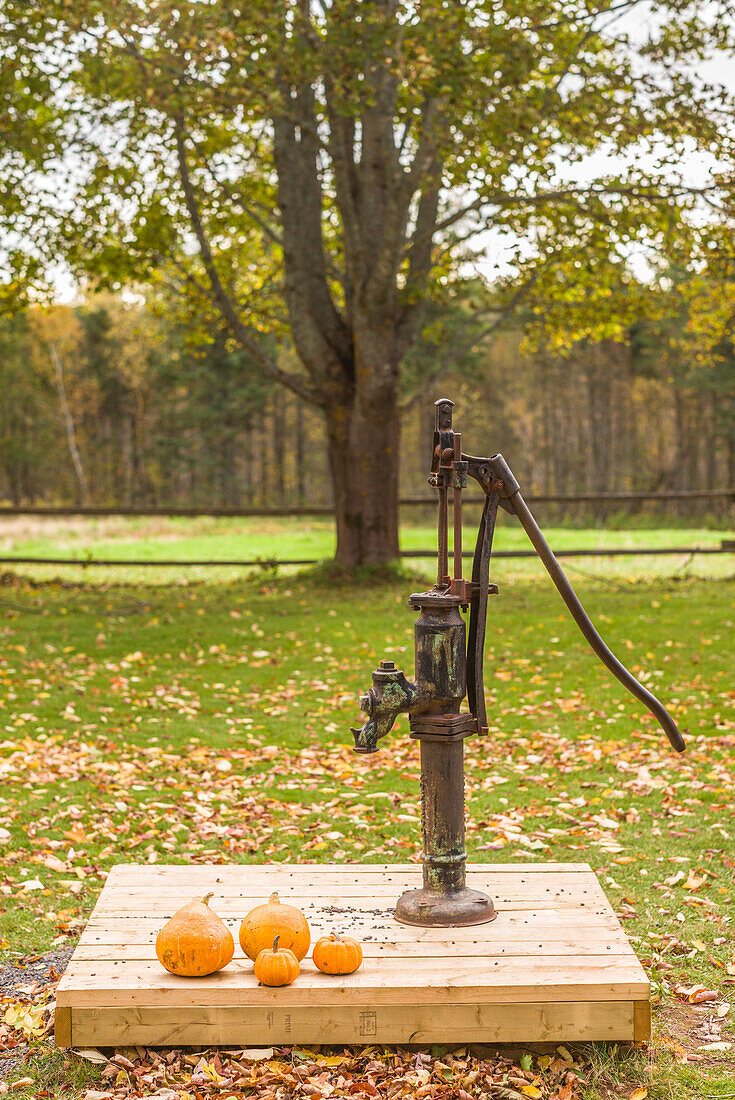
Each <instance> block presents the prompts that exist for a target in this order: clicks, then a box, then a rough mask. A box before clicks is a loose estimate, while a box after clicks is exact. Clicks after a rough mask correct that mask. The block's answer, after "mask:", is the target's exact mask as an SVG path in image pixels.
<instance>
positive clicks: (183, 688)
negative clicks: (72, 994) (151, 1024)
mask: <svg viewBox="0 0 735 1100" xmlns="http://www.w3.org/2000/svg"><path fill="white" fill-rule="evenodd" d="M497 571H498V572H500V568H499V569H498V570H497ZM500 580H501V595H500V596H499V597H498V598H496V599H494V600H493V601H492V605H491V617H490V623H489V629H488V647H487V657H486V661H487V693H488V710H489V714H490V723H491V730H490V736H489V737H488V738H487V739H484V740H479V739H473V740H471V741H469V742H468V743H467V755H468V766H467V787H468V812H469V821H468V849H469V852H470V856H471V858H472V859H473V860H488V861H504V860H513V861H517V860H519V859H525V860H528V862H529V864H533V862H534V861H537V860H543V859H562V860H563V859H570V860H580V859H582V860H588V861H589V862H590V863H591V864H592V866H593V867H594V869H595V870H596V871H597V872H598V874H599V876H600V880H601V882H602V885H603V887H604V889H605V890H606V892H607V894H608V897H609V898H610V900H611V902H612V904H613V906H614V907H615V909H616V911H617V912H618V914H619V916H620V917H621V918H622V919H623V921H624V924H625V927H626V930H627V932H628V934H629V936H630V937H631V939H632V941H633V944H634V946H635V948H636V950H637V952H638V954H639V957H640V958H641V960H642V961H643V964H644V966H645V967H646V969H647V970H648V972H649V974H650V975H651V978H652V980H653V983H654V1000H655V1016H654V1028H655V1041H654V1044H653V1045H652V1046H651V1047H650V1048H649V1049H648V1050H647V1051H630V1050H629V1051H624V1050H618V1049H615V1048H605V1047H593V1048H586V1049H585V1050H581V1051H580V1050H571V1051H570V1050H567V1049H566V1048H562V1049H560V1050H556V1051H550V1052H549V1051H546V1052H543V1053H539V1052H538V1051H535V1052H534V1051H528V1052H523V1051H516V1052H505V1053H504V1054H503V1056H502V1057H497V1056H495V1055H494V1054H493V1053H491V1052H488V1051H483V1050H479V1051H478V1050H471V1051H454V1052H444V1051H436V1050H434V1051H431V1050H427V1051H425V1052H418V1053H417V1052H415V1051H412V1052H411V1053H410V1054H409V1053H407V1052H405V1051H404V1052H400V1051H399V1052H395V1051H385V1050H378V1049H368V1050H363V1049H360V1048H356V1049H355V1050H353V1051H347V1052H340V1051H330V1052H319V1051H311V1052H305V1051H293V1050H291V1049H288V1050H275V1051H273V1054H272V1056H265V1055H263V1052H255V1054H253V1052H250V1054H245V1055H243V1054H242V1052H236V1053H234V1054H233V1053H229V1054H224V1053H220V1054H217V1053H213V1052H209V1053H203V1052H190V1051H184V1052H182V1051H174V1052H171V1053H170V1054H167V1053H165V1052H164V1053H158V1054H156V1053H154V1052H146V1051H142V1050H127V1051H124V1052H122V1053H121V1054H118V1055H117V1056H116V1058H113V1060H112V1061H111V1062H108V1061H107V1055H112V1054H113V1053H114V1052H105V1055H104V1056H100V1057H102V1058H103V1060H102V1061H101V1062H100V1064H99V1065H97V1064H95V1063H94V1062H89V1061H86V1060H81V1059H79V1057H78V1056H76V1055H72V1054H69V1053H65V1052H55V1051H54V1049H53V1045H52V1043H51V1042H50V1040H49V1038H48V1028H49V1021H50V1014H51V1011H52V1005H53V987H54V981H55V977H56V975H57V974H58V969H57V968H56V966H54V965H52V966H51V969H50V971H49V970H48V968H47V969H46V970H45V972H44V973H43V975H39V972H38V970H37V969H36V970H34V969H33V967H34V965H36V967H37V965H38V964H34V963H33V958H34V956H38V955H39V954H40V953H42V952H47V951H51V950H52V951H55V952H58V953H63V950H64V948H65V947H67V946H68V945H70V944H73V942H74V941H75V939H76V937H77V935H78V933H79V931H80V929H81V927H82V926H83V924H84V921H85V918H86V916H87V915H88V914H89V912H90V910H91V908H92V905H93V904H94V900H95V898H96V896H97V894H98V892H99V890H100V888H101V885H102V883H103V881H104V878H105V875H106V873H107V871H108V870H109V868H110V867H111V866H112V865H113V864H114V863H116V862H126V861H128V862H146V861H148V862H152V863H153V862H156V861H162V862H163V861H169V862H186V861H201V862H210V861H222V862H237V861H243V862H251V861H256V860H257V861H260V860H294V859H298V860H302V861H322V860H325V861H326V860H330V861H339V860H351V859H359V860H369V861H375V862H390V861H396V862H398V861H405V860H406V859H414V858H416V857H417V855H418V848H419V845H418V835H417V827H418V806H417V800H418V784H417V775H418V759H417V751H416V747H415V745H414V743H413V742H411V741H410V740H409V738H408V737H407V735H406V724H405V721H401V722H399V724H398V726H397V728H396V731H395V732H394V734H393V735H392V736H391V737H390V738H389V739H387V740H386V741H385V742H382V744H383V745H384V746H385V747H384V748H383V749H382V750H381V752H380V754H379V755H378V756H374V757H359V756H355V755H354V754H353V753H352V752H351V750H350V743H351V738H350V735H349V731H348V728H347V727H348V726H349V725H350V723H354V721H355V719H356V718H357V711H356V705H355V700H356V697H357V695H358V694H359V691H360V690H362V689H364V687H365V686H366V685H367V684H368V683H369V678H370V672H371V670H372V668H373V667H374V666H375V663H376V661H377V660H378V659H379V658H380V657H384V656H391V657H393V658H394V659H395V660H396V662H397V663H398V664H399V665H403V667H405V668H406V670H407V671H409V670H410V669H411V665H412V621H413V615H412V614H411V612H409V611H408V610H407V607H406V595H407V593H408V592H409V591H411V589H412V584H411V582H410V581H406V580H403V581H400V582H395V581H394V582H392V583H386V584H383V585H380V586H371V585H365V586H363V587H355V586H344V587H337V588H335V587H334V586H328V585H326V584H324V583H323V582H320V581H319V579H318V577H317V578H316V579H315V578H313V577H311V578H305V579H299V578H293V577H292V578H289V579H287V580H280V581H276V580H274V581H268V582H263V581H262V580H251V581H247V582H245V581H243V582H239V583H217V584H209V585H196V586H191V585H178V586H173V587H167V588H162V587H161V588H159V587H123V586H119V587H104V586H97V587H91V586H90V587H79V586H71V585H61V584H44V585H38V586H32V585H30V584H29V583H27V582H23V581H17V580H14V579H12V578H7V583H5V584H4V585H3V586H2V587H0V609H1V610H2V612H3V626H2V627H1V628H0V630H1V632H2V633H1V636H2V655H1V657H0V683H1V684H2V688H1V694H0V726H1V727H2V734H1V735H0V861H1V863H0V866H1V868H2V870H1V872H0V967H2V966H3V964H4V969H0V1095H2V1094H3V1092H5V1091H9V1090H12V1093H13V1094H18V1095H23V1094H24V1089H25V1090H26V1093H25V1094H26V1095H48V1096H54V1095H59V1094H61V1093H62V1090H63V1092H64V1094H65V1095H69V1096H72V1097H74V1096H84V1095H85V1093H86V1095H87V1096H88V1097H89V1098H90V1100H93V1098H94V1097H99V1096H100V1095H108V1094H111V1095H117V1096H121V1097H122V1096H125V1097H130V1096H135V1095H157V1096H159V1097H160V1098H163V1097H169V1098H171V1097H173V1096H177V1097H182V1098H183V1100H188V1097H192V1098H196V1097H197V1095H200V1096H208V1095H217V1096H227V1095H253V1096H255V1097H256V1098H257V1100H266V1098H267V1100H270V1098H271V1097H274V1098H275V1097H278V1098H280V1097H289V1096H292V1095H293V1096H308V1097H321V1096H324V1097H328V1096H347V1095H366V1096H380V1097H385V1098H390V1097H393V1096H409V1095H410V1096H422V1097H423V1096H430V1097H441V1098H444V1097H446V1098H447V1100H449V1098H451V1100H467V1097H468V1096H471V1097H480V1096H498V1097H506V1098H507V1097H511V1098H512V1097H516V1098H519V1097H523V1096H530V1097H537V1098H538V1097H543V1098H544V1100H546V1098H547V1097H549V1098H551V1097H553V1098H555V1100H575V1098H577V1097H603V1096H604V1097H607V1096H624V1097H630V1096H631V1095H637V1097H638V1100H642V1097H643V1096H644V1095H648V1096H649V1097H651V1098H652V1100H654V1098H656V1097H661V1098H663V1097H674V1096H676V1097H679V1096H687V1097H693V1098H694V1097H703V1098H704V1097H710V1096H711V1097H724V1096H726V1095H728V1094H730V1095H731V1094H732V1093H733V1091H734V1088H733V1077H734V1076H735V1058H734V1057H733V1054H734V1052H735V1045H733V1044H735V1039H733V1037H732V1032H731V1028H730V1009H729V1004H730V998H731V997H732V996H733V995H735V936H734V935H733V923H732V922H733V918H734V917H735V895H734V892H733V871H734V869H735V844H734V843H733V837H734V836H735V819H734V817H733V811H732V806H733V799H734V797H735V790H734V788H735V768H734V766H733V765H734V763H735V715H734V713H733V700H734V699H735V690H734V687H735V685H734V683H733V676H732V671H733V657H732V638H733V620H734V619H735V612H734V610H733V596H734V595H735V582H733V580H719V581H716V582H713V581H707V582H704V581H700V580H695V579H691V578H690V579H680V580H674V579H671V578H669V579H665V580H658V581H650V580H647V581H645V582H635V581H633V580H621V579H616V580H615V581H614V582H612V583H603V582H600V581H596V582H591V581H588V582H587V583H586V585H583V586H581V589H580V593H581V595H582V598H583V599H585V600H586V602H587V603H588V605H589V609H590V611H591V612H592V613H593V617H594V618H595V619H596V621H597V622H598V624H599V625H600V627H601V629H602V631H603V633H604V634H605V635H606V637H607V638H608V640H609V641H610V643H611V644H612V645H613V648H615V649H616V650H617V651H618V652H619V653H620V655H621V656H622V658H623V659H624V660H625V661H626V663H628V664H629V666H630V667H631V668H632V670H633V671H634V672H635V673H636V674H638V675H639V676H640V677H641V678H642V679H644V680H645V681H646V682H647V683H648V684H649V685H650V686H651V687H652V688H653V690H654V691H656V692H657V693H659V694H660V695H661V697H662V698H663V699H664V700H665V701H666V702H667V703H669V704H670V705H671V707H672V709H673V711H674V713H675V714H676V716H677V717H678V719H679V720H680V722H681V725H682V727H683V728H684V730H685V731H686V736H687V739H688V745H689V747H688V750H687V753H686V754H685V755H684V756H681V757H679V756H676V755H675V754H673V753H672V752H671V751H670V750H669V748H668V745H667V742H666V741H665V739H664V738H663V735H662V734H661V733H660V731H659V730H658V727H657V726H656V725H655V723H654V722H653V720H652V719H650V718H649V717H648V716H647V715H646V714H645V713H641V710H640V708H639V706H638V705H637V704H636V703H635V701H633V700H632V699H630V698H629V697H628V696H627V695H626V694H625V693H624V692H623V691H622V689H621V688H620V687H619V686H618V685H617V684H616V682H615V681H611V680H609V679H608V677H607V675H606V674H605V672H604V670H602V668H601V666H599V665H598V664H597V662H596V661H595V659H594V658H593V657H592V656H591V655H590V654H589V653H588V652H587V651H586V648H585V646H584V643H583V642H582V641H581V640H580V638H579V636H578V635H577V633H576V628H575V627H574V625H573V624H572V623H571V621H570V620H569V619H568V618H567V616H566V614H565V611H564V608H563V606H562V605H561V604H560V602H559V600H558V597H557V596H556V594H555V593H554V591H553V589H551V590H550V588H549V587H548V585H547V584H545V583H542V582H538V583H537V582H530V581H522V582H516V583H513V582H511V583H509V584H505V585H502V576H501V577H500ZM54 958H57V956H54ZM58 959H62V960H63V954H59V955H58V958H57V964H56V965H57V966H58V967H61V966H63V961H61V962H59V961H58ZM267 1054H268V1052H266V1055H267ZM253 1059H255V1060H253ZM23 1082H24V1083H23ZM166 1090H168V1091H166ZM636 1090H638V1092H637V1094H636ZM642 1090H647V1091H646V1092H644V1091H642Z"/></svg>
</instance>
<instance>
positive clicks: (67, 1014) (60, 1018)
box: [54, 1004, 72, 1047]
mask: <svg viewBox="0 0 735 1100" xmlns="http://www.w3.org/2000/svg"><path fill="white" fill-rule="evenodd" d="M71 1018H72V1009H71V1008H66V1007H64V1006H63V1005H59V1004H57V1005H56V1009H55V1010H54V1042H55V1043H56V1045H57V1047H70V1046H71Z"/></svg>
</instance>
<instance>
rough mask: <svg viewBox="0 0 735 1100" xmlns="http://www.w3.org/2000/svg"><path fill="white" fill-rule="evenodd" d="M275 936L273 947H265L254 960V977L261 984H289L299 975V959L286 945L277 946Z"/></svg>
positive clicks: (277, 938) (278, 937)
mask: <svg viewBox="0 0 735 1100" xmlns="http://www.w3.org/2000/svg"><path fill="white" fill-rule="evenodd" d="M279 939H280V936H276V938H275V939H274V941H273V947H266V948H265V950H264V951H261V952H260V953H259V955H258V957H257V959H256V960H255V967H254V969H255V977H256V978H257V979H258V981H259V982H260V983H261V985H290V984H291V982H293V981H295V979H296V978H298V976H299V970H300V969H301V968H300V966H299V960H298V959H297V958H296V956H295V955H294V953H293V951H289V949H288V948H287V947H279V946H278V941H279Z"/></svg>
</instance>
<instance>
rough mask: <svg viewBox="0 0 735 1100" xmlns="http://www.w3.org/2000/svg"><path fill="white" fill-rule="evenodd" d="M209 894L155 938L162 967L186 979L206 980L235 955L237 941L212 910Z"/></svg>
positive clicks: (181, 911) (184, 909) (182, 911)
mask: <svg viewBox="0 0 735 1100" xmlns="http://www.w3.org/2000/svg"><path fill="white" fill-rule="evenodd" d="M213 896H214V895H213V894H207V896H206V897H205V898H202V900H201V901H190V902H189V904H188V905H184V906H182V908H181V909H179V910H178V911H177V912H176V913H174V915H173V916H172V917H171V919H170V920H169V921H166V923H165V924H164V926H163V928H162V929H161V931H160V932H159V933H158V936H157V937H156V955H157V956H158V961H159V962H160V964H161V966H163V967H165V969H166V970H168V971H169V972H170V973H171V974H178V975H179V976H180V977H184V978H203V977H204V976H205V975H206V974H214V973H215V972H216V971H217V970H221V969H222V968H223V967H224V966H227V964H228V962H230V960H231V959H232V956H233V955H234V953H235V941H234V940H233V938H232V932H230V930H229V928H228V927H227V925H226V924H225V923H224V921H223V920H221V919H220V918H219V917H218V916H217V914H216V913H215V912H213V911H212V910H211V909H210V908H209V899H210V898H211V897H213Z"/></svg>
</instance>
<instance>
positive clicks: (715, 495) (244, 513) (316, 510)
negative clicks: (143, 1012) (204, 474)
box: [0, 489, 735, 518]
mask: <svg viewBox="0 0 735 1100" xmlns="http://www.w3.org/2000/svg"><path fill="white" fill-rule="evenodd" d="M524 496H525V494H524ZM464 499H465V501H467V502H473V503H474V502H476V503H478V504H480V503H482V501H483V499H484V498H483V497H482V496H481V495H480V494H472V493H467V494H465V497H464ZM525 499H526V502H527V503H528V504H608V503H620V504H631V503H634V502H638V501H647V500H652V501H659V502H663V501H672V502H682V501H693V500H704V501H707V500H709V501H713V502H714V501H718V500H721V501H729V502H730V503H731V504H735V489H691V490H689V489H687V490H682V491H681V492H679V493H671V492H666V493H654V492H652V493H628V492H620V493H536V494H534V493H529V494H528V495H527V496H525ZM400 504H401V507H402V508H417V507H427V506H429V507H430V506H432V505H435V504H436V498H435V497H403V498H402V499H401V501H400ZM333 514H334V509H333V507H332V506H331V504H305V505H292V506H290V505H289V506H283V507H274V508H265V507H263V508H255V507H254V508H249V507H243V508H211V507H206V506H205V505H202V506H201V507H198V506H196V505H194V506H189V507H177V506H175V505H172V506H171V507H153V506H151V507H145V506H141V507H130V508H117V507H109V508H107V507H88V508H81V507H76V506H72V505H68V506H67V505H61V506H58V507H57V506H54V505H19V506H17V507H16V506H15V505H0V518H1V517H2V516H119V517H125V516H128V517H134V516H161V517H167V516H171V517H178V516H212V517H228V516H229V517H243V518H247V517H248V516H273V517H278V516H331V515H333Z"/></svg>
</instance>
